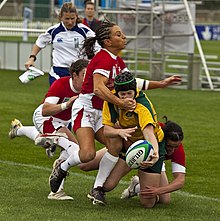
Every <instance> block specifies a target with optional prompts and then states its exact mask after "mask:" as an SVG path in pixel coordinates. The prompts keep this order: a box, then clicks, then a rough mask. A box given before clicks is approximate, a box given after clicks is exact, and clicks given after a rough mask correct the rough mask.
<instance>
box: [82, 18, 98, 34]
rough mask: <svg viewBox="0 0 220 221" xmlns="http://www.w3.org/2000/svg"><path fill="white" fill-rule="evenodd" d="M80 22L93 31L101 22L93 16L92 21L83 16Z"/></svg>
mask: <svg viewBox="0 0 220 221" xmlns="http://www.w3.org/2000/svg"><path fill="white" fill-rule="evenodd" d="M82 23H83V24H84V25H86V26H87V27H89V28H91V29H92V30H93V31H95V30H96V29H97V28H98V27H99V26H100V25H101V22H100V21H99V20H98V19H96V18H93V20H92V21H88V20H87V19H86V18H83V20H82Z"/></svg>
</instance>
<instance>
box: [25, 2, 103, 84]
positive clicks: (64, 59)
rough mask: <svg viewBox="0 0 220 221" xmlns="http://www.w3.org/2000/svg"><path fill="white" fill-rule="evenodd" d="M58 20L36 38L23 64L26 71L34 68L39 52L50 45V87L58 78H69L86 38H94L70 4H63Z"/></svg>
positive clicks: (97, 47) (97, 48) (80, 55)
mask: <svg viewBox="0 0 220 221" xmlns="http://www.w3.org/2000/svg"><path fill="white" fill-rule="evenodd" d="M59 20H60V23H59V24H56V25H54V26H52V27H50V28H49V29H48V30H47V31H46V33H44V34H41V35H40V36H39V37H38V38H37V40H36V43H35V45H34V46H33V48H32V52H31V55H30V57H29V59H28V61H27V62H26V63H25V67H26V68H27V69H28V68H29V67H30V66H34V62H35V60H36V56H37V54H38V53H39V52H40V50H41V49H43V48H45V47H46V46H47V45H48V44H52V45H53V52H52V58H53V67H51V69H50V72H49V83H50V85H51V84H52V83H53V82H54V81H55V80H56V79H59V78H60V77H64V76H69V67H70V65H71V64H72V62H74V61H76V60H78V59H79V58H82V57H83V56H84V55H83V54H82V51H81V50H80V49H81V48H82V44H83V41H84V40H85V39H86V38H88V37H94V36H95V33H94V32H93V31H92V30H91V29H90V28H88V27H87V26H86V25H84V24H82V23H80V20H79V18H78V13H77V10H76V7H75V6H74V5H73V4H72V3H64V4H63V6H62V8H61V11H60V14H59ZM94 50H95V51H98V50H100V46H99V45H98V44H96V45H95V48H94Z"/></svg>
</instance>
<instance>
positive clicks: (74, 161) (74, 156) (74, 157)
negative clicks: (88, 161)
mask: <svg viewBox="0 0 220 221" xmlns="http://www.w3.org/2000/svg"><path fill="white" fill-rule="evenodd" d="M57 144H58V145H59V146H61V147H62V148H64V149H65V150H66V151H67V153H68V155H69V157H68V158H67V159H66V161H65V162H63V163H62V164H61V169H62V170H65V171H67V170H68V169H69V168H70V167H72V166H75V165H78V164H80V163H81V161H80V158H79V145H78V144H76V143H74V142H73V141H69V140H68V139H66V138H65V137H60V138H59V139H58V143H57Z"/></svg>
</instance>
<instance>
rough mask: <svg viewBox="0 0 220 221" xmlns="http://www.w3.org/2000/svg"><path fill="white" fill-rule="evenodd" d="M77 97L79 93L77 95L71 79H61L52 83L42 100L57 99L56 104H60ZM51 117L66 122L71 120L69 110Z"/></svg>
mask: <svg viewBox="0 0 220 221" xmlns="http://www.w3.org/2000/svg"><path fill="white" fill-rule="evenodd" d="M77 95H79V93H77V92H76V90H75V89H74V87H73V84H72V78H71V77H62V78H59V79H58V80H56V81H54V83H53V84H52V85H51V87H50V88H49V90H48V92H47V94H46V95H45V98H44V100H45V99H46V98H47V97H58V98H59V101H58V102H57V104H61V103H63V102H66V101H68V100H69V99H70V98H71V97H73V96H77ZM53 116H54V117H56V118H59V119H61V120H65V121H68V120H70V119H71V108H68V109H66V110H64V111H61V112H60V113H58V114H55V115H53Z"/></svg>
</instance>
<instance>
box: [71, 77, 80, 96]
mask: <svg viewBox="0 0 220 221" xmlns="http://www.w3.org/2000/svg"><path fill="white" fill-rule="evenodd" d="M69 83H70V88H71V90H72V91H73V92H75V93H79V92H80V91H77V90H76V89H75V88H74V86H73V80H72V78H70V79H69Z"/></svg>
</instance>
